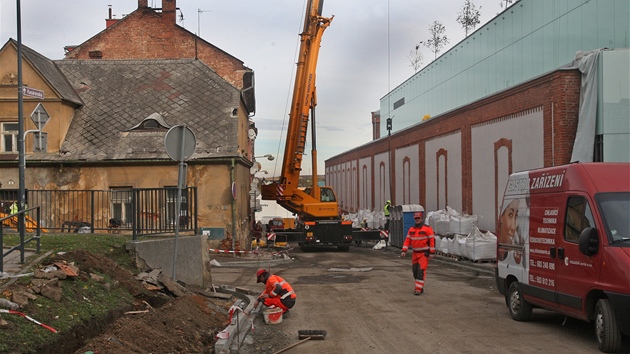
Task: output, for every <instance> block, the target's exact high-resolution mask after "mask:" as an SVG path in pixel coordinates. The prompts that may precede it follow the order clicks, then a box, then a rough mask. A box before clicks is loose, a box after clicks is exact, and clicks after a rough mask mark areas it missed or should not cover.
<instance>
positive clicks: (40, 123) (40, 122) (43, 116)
mask: <svg viewBox="0 0 630 354" xmlns="http://www.w3.org/2000/svg"><path fill="white" fill-rule="evenodd" d="M42 97H43V96H42ZM31 119H32V120H33V123H35V126H37V130H39V131H42V129H44V126H45V125H46V123H48V120H49V119H50V115H49V114H48V112H46V109H45V108H44V105H42V104H41V102H40V103H38V104H37V107H35V109H34V110H33V113H31Z"/></svg>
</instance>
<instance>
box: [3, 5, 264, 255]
mask: <svg viewBox="0 0 630 354" xmlns="http://www.w3.org/2000/svg"><path fill="white" fill-rule="evenodd" d="M162 5H163V7H162V8H161V9H154V8H150V7H148V6H147V1H146V0H139V1H138V8H137V9H136V10H135V11H133V12H132V13H130V14H129V15H127V16H126V17H124V18H123V19H120V20H114V19H112V18H111V16H110V19H108V20H107V27H106V28H105V29H104V30H103V31H102V32H100V33H98V34H96V35H95V36H93V37H92V38H90V39H88V40H87V41H86V42H84V43H82V44H80V45H78V46H76V47H72V48H67V53H66V58H65V59H63V60H56V61H53V60H50V59H48V58H45V57H43V56H42V55H40V54H39V53H37V52H36V51H35V50H32V49H30V48H28V47H27V46H24V45H23V46H22V48H23V54H22V58H23V60H22V62H23V67H24V68H23V70H22V71H23V77H24V80H23V81H24V85H25V86H28V87H31V88H34V89H37V90H40V91H42V92H43V94H44V98H43V99H35V98H29V97H26V98H25V99H24V112H25V115H28V114H30V112H32V111H33V109H34V108H35V107H36V105H37V104H39V103H41V104H42V105H43V106H45V108H46V110H47V111H48V113H49V115H50V120H49V121H48V123H47V125H46V126H45V128H44V129H43V133H44V135H45V137H46V139H45V146H44V147H43V148H38V147H37V146H36V141H35V139H34V138H33V135H32V134H29V135H27V137H26V139H25V159H26V166H27V168H26V176H25V188H26V189H27V190H106V191H112V190H114V191H117V193H119V194H120V195H127V194H129V193H127V194H125V193H126V192H125V191H129V190H131V189H132V188H133V189H141V188H165V187H167V188H170V187H174V186H177V184H178V169H177V162H175V161H173V160H172V159H171V158H170V157H169V156H168V155H167V154H166V151H165V136H166V134H167V132H168V131H169V129H170V128H172V127H174V126H177V125H185V126H187V127H188V128H190V129H191V130H192V131H193V133H194V134H195V136H196V140H197V145H196V150H195V152H194V153H193V154H192V156H191V157H190V159H188V160H187V164H188V169H187V178H186V181H187V185H188V186H189V187H195V188H196V190H197V193H198V194H197V195H198V198H199V200H198V202H196V203H195V204H196V205H197V206H198V208H197V209H198V212H199V213H198V220H196V221H197V222H198V225H199V227H200V228H201V227H204V228H211V229H221V230H224V231H225V233H230V234H233V235H235V236H236V237H235V238H236V239H237V241H239V240H241V241H243V242H242V244H248V243H247V242H244V241H245V239H246V238H247V237H248V236H249V232H250V230H249V227H248V226H249V223H247V222H243V221H244V220H248V219H249V218H250V217H251V207H250V203H249V190H250V183H251V175H250V167H251V166H252V160H253V141H254V140H253V139H251V131H252V130H255V127H254V124H253V121H252V120H251V114H252V113H253V112H254V111H255V99H254V87H253V71H252V70H251V69H249V68H247V67H245V66H244V65H243V62H242V61H240V60H239V59H237V58H235V57H233V56H231V55H230V54H228V53H225V52H223V51H222V50H220V49H219V48H217V47H215V46H213V45H212V44H210V43H208V42H206V41H204V40H202V39H201V38H198V37H197V36H195V35H194V34H192V33H190V32H188V31H186V30H185V29H184V28H182V27H180V26H178V25H177V24H176V22H175V13H176V11H177V6H176V2H175V1H174V0H164V1H162ZM16 63H17V43H16V42H15V41H13V40H9V41H8V42H7V43H6V44H5V45H4V46H3V47H2V48H0V64H3V65H0V127H1V128H2V131H1V133H2V141H3V144H2V146H1V150H0V188H1V189H16V188H17V181H18V180H19V179H18V154H17V151H18V149H17V128H14V127H17V116H18V113H17V104H16V103H17V100H18V97H17V93H16V92H17V90H16V87H17V81H16V80H15V78H16V77H17V68H16ZM34 129H36V127H35V126H34V124H33V123H32V122H31V121H30V120H28V119H27V120H25V126H24V130H25V131H26V130H34ZM116 203H117V204H116V205H114V204H115V201H112V205H110V206H109V207H107V206H106V207H105V208H104V209H103V210H98V211H97V212H96V216H95V218H96V219H95V220H93V221H94V225H95V226H96V225H97V224H98V225H107V221H108V220H109V218H112V217H113V218H117V219H121V221H122V229H125V228H127V229H129V228H131V226H132V220H130V219H131V217H132V215H129V214H127V213H126V212H125V211H124V210H122V209H124V208H125V207H126V204H129V200H126V201H122V202H121V201H116ZM172 204H173V200H172V198H171V196H169V197H168V198H165V199H164V200H160V201H159V202H158V203H157V204H155V205H152V206H151V207H150V209H151V210H148V209H147V210H144V211H142V212H143V213H147V214H151V215H152V216H153V217H154V218H155V219H156V220H157V222H158V223H160V224H162V223H169V224H173V223H175V222H176V221H175V220H176V217H175V216H174V215H172V212H171V213H170V214H169V212H168V210H169V209H168V206H169V205H171V206H172ZM121 205H122V207H121ZM86 214H89V212H86V210H68V209H67V208H66V209H64V210H63V215H56V216H55V217H56V220H57V221H56V222H57V223H59V224H61V222H64V221H67V220H86ZM44 226H46V227H51V228H54V227H55V226H57V227H58V226H59V225H44ZM101 229H102V227H101Z"/></svg>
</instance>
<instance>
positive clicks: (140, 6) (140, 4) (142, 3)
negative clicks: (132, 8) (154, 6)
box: [138, 0, 149, 9]
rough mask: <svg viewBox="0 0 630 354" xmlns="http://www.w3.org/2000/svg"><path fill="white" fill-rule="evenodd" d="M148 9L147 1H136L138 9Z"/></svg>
mask: <svg viewBox="0 0 630 354" xmlns="http://www.w3.org/2000/svg"><path fill="white" fill-rule="evenodd" d="M143 7H149V0H138V8H139V9H141V8H143Z"/></svg>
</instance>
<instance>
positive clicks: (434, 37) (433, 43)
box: [424, 21, 448, 59]
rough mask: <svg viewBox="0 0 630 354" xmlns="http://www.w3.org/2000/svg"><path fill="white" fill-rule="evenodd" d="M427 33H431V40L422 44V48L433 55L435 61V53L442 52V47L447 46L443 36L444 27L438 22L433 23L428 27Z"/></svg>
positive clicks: (446, 40)
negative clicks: (425, 48) (427, 49)
mask: <svg viewBox="0 0 630 354" xmlns="http://www.w3.org/2000/svg"><path fill="white" fill-rule="evenodd" d="M429 32H430V33H431V38H429V39H428V40H427V41H426V42H424V46H425V47H427V48H429V50H430V51H432V52H433V54H435V56H434V59H435V58H437V53H439V52H440V51H441V50H442V47H444V46H445V45H447V44H448V38H447V37H446V35H445V34H444V32H446V27H444V25H443V24H441V23H439V22H438V21H433V24H431V26H430V27H429Z"/></svg>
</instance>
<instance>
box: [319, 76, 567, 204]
mask: <svg viewBox="0 0 630 354" xmlns="http://www.w3.org/2000/svg"><path fill="white" fill-rule="evenodd" d="M579 97H580V73H579V71H577V70H558V71H555V72H552V73H550V74H548V75H545V76H541V77H538V78H536V79H534V80H531V81H529V82H527V83H524V84H522V85H519V86H517V87H514V88H511V89H509V90H505V91H503V92H500V93H498V94H496V95H493V96H491V97H487V98H485V99H483V100H479V101H477V102H474V103H472V104H469V105H467V106H464V107H461V108H459V109H456V110H453V111H450V112H448V113H445V114H443V115H441V116H438V117H434V118H432V119H430V120H428V121H426V122H425V123H423V124H421V125H419V126H416V127H413V128H410V129H407V130H405V131H401V132H397V133H395V134H393V135H392V136H391V139H390V138H388V137H383V138H381V139H380V140H376V141H373V142H372V143H370V144H367V145H364V146H362V147H360V148H357V149H353V150H350V151H347V152H345V153H343V154H340V155H337V156H335V157H333V158H330V159H328V160H326V167H331V166H336V165H339V164H342V163H345V162H348V161H352V160H358V159H359V158H363V157H370V156H374V155H376V154H379V153H382V152H386V151H387V150H388V149H391V151H392V153H393V152H394V151H395V150H396V149H398V148H401V147H404V146H409V145H412V144H419V150H420V151H419V153H420V154H419V160H420V163H419V166H418V168H419V172H420V173H419V176H420V180H419V181H418V183H419V184H420V196H419V200H420V203H421V204H423V205H424V204H425V202H426V200H425V198H426V193H425V191H426V182H425V181H426V168H425V166H426V161H425V145H424V142H425V141H426V140H427V139H430V138H432V137H434V136H439V135H445V134H449V133H454V132H460V133H461V139H462V141H461V146H462V147H461V149H462V195H461V196H450V197H451V198H460V197H461V198H462V209H463V210H462V212H463V213H469V214H472V205H473V201H472V180H473V179H472V165H471V161H472V150H471V149H472V139H471V130H472V126H473V125H476V124H480V123H484V122H488V121H491V120H493V119H497V118H501V117H505V116H508V115H511V114H516V113H519V112H523V111H526V110H529V109H533V108H536V107H542V109H543V121H544V122H543V126H544V133H543V134H544V144H545V146H544V155H545V161H544V165H545V166H544V167H548V166H552V165H559V164H566V163H569V162H571V161H570V159H571V151H572V149H573V141H574V140H575V133H576V130H577V122H578V110H579ZM510 163H511V161H510ZM393 168H394V169H393V170H392V173H394V171H396V170H397V169H396V167H395V166H393ZM392 176H393V175H392ZM392 179H393V180H395V179H394V177H392ZM355 187H356V186H351V188H355ZM372 189H373V190H374V187H373V188H372ZM392 189H393V191H394V195H396V191H395V189H396V186H395V185H394V186H393V188H392ZM338 193H339V191H338ZM372 200H375V198H374V197H373V198H372ZM393 202H394V204H395V203H400V201H395V200H393ZM357 203H360V201H357Z"/></svg>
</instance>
